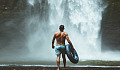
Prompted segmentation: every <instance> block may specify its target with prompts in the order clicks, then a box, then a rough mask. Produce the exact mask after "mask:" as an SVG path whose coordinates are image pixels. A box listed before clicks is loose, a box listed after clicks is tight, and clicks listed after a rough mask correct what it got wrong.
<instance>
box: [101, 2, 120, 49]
mask: <svg viewBox="0 0 120 70" xmlns="http://www.w3.org/2000/svg"><path fill="white" fill-rule="evenodd" d="M101 31H102V49H103V50H104V49H111V50H120V0H110V1H108V7H107V8H106V9H105V11H104V13H103V19H102V25H101Z"/></svg>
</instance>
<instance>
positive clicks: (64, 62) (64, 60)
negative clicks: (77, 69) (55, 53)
mask: <svg viewBox="0 0 120 70" xmlns="http://www.w3.org/2000/svg"><path fill="white" fill-rule="evenodd" d="M62 58H63V64H64V69H65V67H66V57H65V54H62Z"/></svg>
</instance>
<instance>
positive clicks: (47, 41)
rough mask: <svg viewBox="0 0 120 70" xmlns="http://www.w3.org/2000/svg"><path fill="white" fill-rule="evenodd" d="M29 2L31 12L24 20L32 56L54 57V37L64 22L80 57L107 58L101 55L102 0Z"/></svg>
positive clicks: (37, 0) (43, 58)
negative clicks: (52, 48) (52, 41)
mask: <svg viewBox="0 0 120 70" xmlns="http://www.w3.org/2000/svg"><path fill="white" fill-rule="evenodd" d="M28 3H29V4H30V5H31V6H30V8H29V11H31V12H30V13H29V15H28V17H27V18H26V19H25V22H26V23H27V24H26V30H27V32H28V41H27V44H26V45H27V46H28V48H29V50H30V52H31V53H30V55H31V57H34V58H36V59H40V60H46V59H49V60H53V59H55V54H54V51H53V50H51V40H52V37H53V34H54V32H56V31H58V27H59V25H60V24H64V25H65V32H67V33H68V34H69V37H70V40H71V41H72V43H73V45H74V47H75V49H76V50H77V52H78V54H79V56H80V59H96V60H98V59H106V60H108V59H107V58H106V57H105V56H102V55H103V54H102V53H101V45H100V44H101V38H100V28H101V20H102V12H103V11H104V9H105V8H106V7H105V6H102V0H96V1H95V0H36V1H35V0H28ZM94 55H96V56H94ZM105 55H107V54H105ZM49 57H51V58H49ZM108 58H110V57H108Z"/></svg>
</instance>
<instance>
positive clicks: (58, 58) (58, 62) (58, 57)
mask: <svg viewBox="0 0 120 70" xmlns="http://www.w3.org/2000/svg"><path fill="white" fill-rule="evenodd" d="M59 65H60V55H57V70H59V69H60V68H59Z"/></svg>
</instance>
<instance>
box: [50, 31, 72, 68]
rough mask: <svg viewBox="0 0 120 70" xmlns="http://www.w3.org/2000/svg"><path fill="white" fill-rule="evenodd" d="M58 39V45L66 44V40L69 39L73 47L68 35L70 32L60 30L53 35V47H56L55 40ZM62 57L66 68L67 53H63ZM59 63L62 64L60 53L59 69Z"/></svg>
mask: <svg viewBox="0 0 120 70" xmlns="http://www.w3.org/2000/svg"><path fill="white" fill-rule="evenodd" d="M55 39H56V41H57V44H56V45H65V40H67V41H68V43H69V44H70V45H71V46H72V48H73V45H72V43H71V41H70V39H69V37H68V34H67V33H65V32H63V31H60V32H56V33H54V36H53V40H52V48H53V49H54V48H55V47H54V41H55ZM62 58H63V64H64V69H65V67H66V57H65V55H63V54H62ZM59 64H60V55H57V66H58V68H57V70H59Z"/></svg>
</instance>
